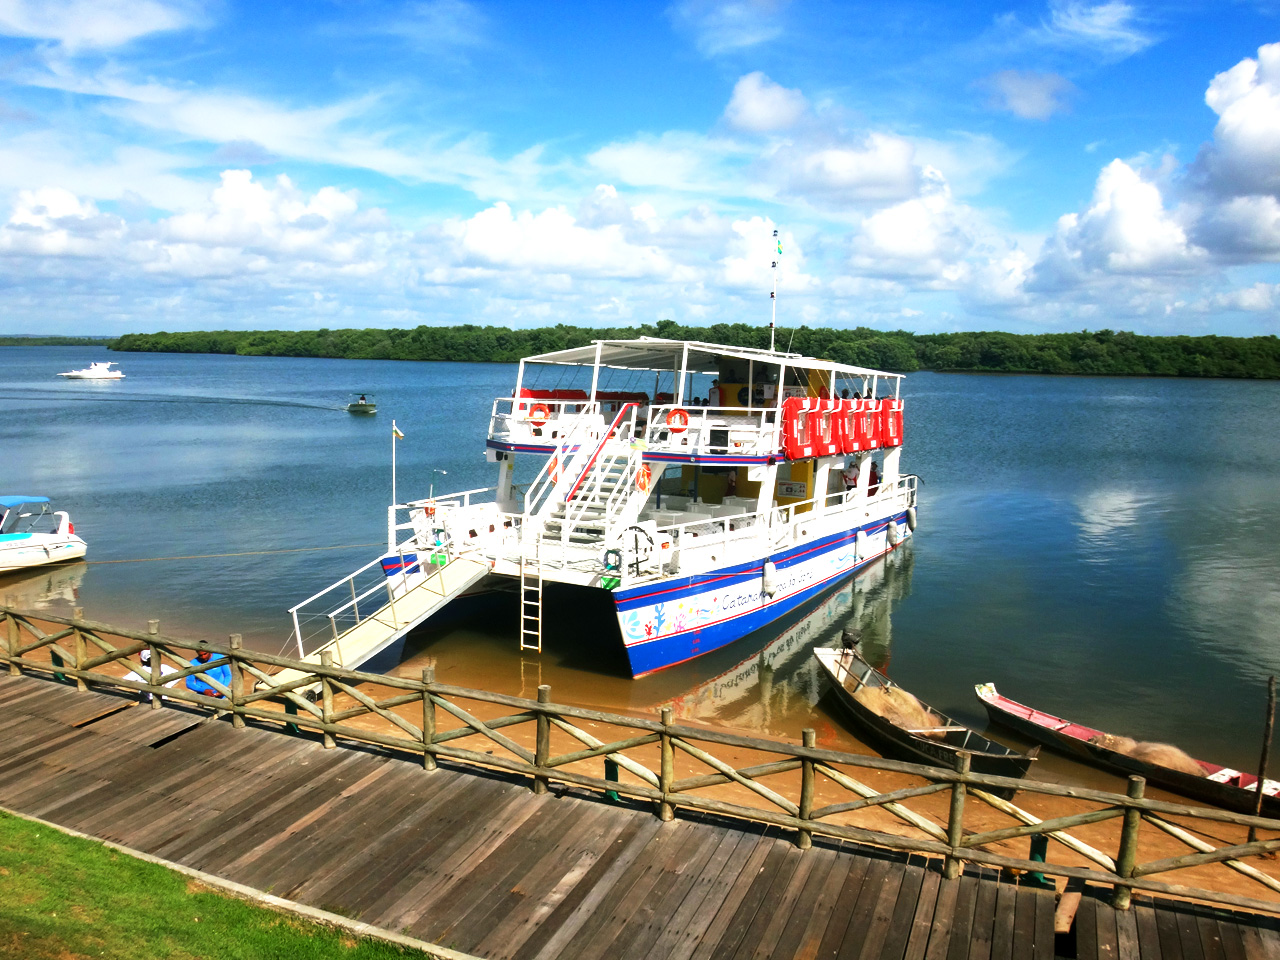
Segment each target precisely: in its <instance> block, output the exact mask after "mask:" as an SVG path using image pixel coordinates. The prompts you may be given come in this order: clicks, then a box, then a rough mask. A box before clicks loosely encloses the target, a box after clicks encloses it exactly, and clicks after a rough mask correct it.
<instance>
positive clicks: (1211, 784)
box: [974, 683, 1280, 817]
mask: <svg viewBox="0 0 1280 960" xmlns="http://www.w3.org/2000/svg"><path fill="white" fill-rule="evenodd" d="M974 692H975V693H977V695H978V699H979V700H981V701H982V704H983V706H985V707H986V708H987V715H988V716H989V717H990V718H991V719H992V721H994V722H995V723H998V724H1001V725H1002V726H1005V727H1008V728H1009V729H1010V730H1013V731H1015V732H1017V733H1019V734H1021V735H1022V736H1024V737H1026V738H1027V739H1029V740H1034V741H1036V742H1037V743H1043V744H1045V745H1046V746H1048V747H1052V748H1054V749H1055V750H1059V751H1061V752H1062V753H1065V754H1067V755H1068V756H1070V757H1072V758H1074V759H1076V760H1083V761H1084V762H1086V763H1090V764H1093V765H1094V766H1096V767H1101V768H1102V769H1104V770H1108V771H1110V772H1112V773H1118V774H1120V775H1121V776H1130V775H1133V774H1136V775H1138V776H1140V777H1146V779H1147V782H1148V783H1153V784H1158V785H1159V786H1161V787H1164V788H1165V789H1166V790H1171V791H1173V792H1174V793H1180V794H1182V795H1183V796H1185V797H1190V798H1191V799H1194V800H1199V801H1202V802H1204V803H1209V804H1212V805H1214V806H1217V807H1223V808H1225V809H1227V810H1235V811H1237V812H1239V813H1253V811H1254V805H1255V804H1256V803H1257V794H1256V792H1255V791H1256V790H1257V785H1258V778H1257V776H1255V775H1254V774H1252V773H1243V772H1241V771H1240V770H1232V769H1231V768H1230V767H1224V766H1221V765H1220V764H1216V763H1209V762H1208V761H1207V760H1197V761H1196V762H1197V763H1199V764H1200V766H1202V767H1203V768H1204V771H1205V775H1204V776H1203V777H1197V776H1195V775H1194V774H1191V773H1184V772H1183V771H1181V770H1173V769H1170V768H1169V767H1163V766H1159V765H1157V764H1154V763H1150V762H1148V761H1146V760H1140V759H1138V758H1137V757H1131V756H1129V755H1128V754H1124V753H1120V752H1119V751H1116V750H1112V749H1109V748H1108V747H1107V746H1106V744H1107V743H1108V742H1114V740H1115V738H1114V737H1113V736H1112V735H1111V734H1108V733H1105V732H1103V731H1101V730H1094V729H1093V728H1092V727H1086V726H1084V725H1082V724H1079V723H1072V722H1071V721H1070V720H1063V719H1062V718H1061V717H1055V716H1053V714H1050V713H1044V712H1043V711H1040V710H1036V709H1035V708H1034V707H1028V706H1026V705H1025V704H1021V703H1018V702H1017V701H1016V700H1010V699H1009V698H1008V697H1005V696H1002V695H1001V694H1000V693H999V692H998V691H997V690H996V687H995V684H993V683H981V684H978V686H976V687H975V688H974ZM1094 741H1097V742H1094ZM1262 793H1263V796H1262V815H1263V816H1265V817H1277V816H1280V782H1277V781H1275V780H1267V782H1266V784H1265V786H1264V787H1263V791H1262Z"/></svg>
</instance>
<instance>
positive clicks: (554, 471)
mask: <svg viewBox="0 0 1280 960" xmlns="http://www.w3.org/2000/svg"><path fill="white" fill-rule="evenodd" d="M547 475H548V476H550V477H551V482H552V483H559V482H560V461H559V460H557V459H556V458H555V457H552V458H551V466H549V467H548V468H547Z"/></svg>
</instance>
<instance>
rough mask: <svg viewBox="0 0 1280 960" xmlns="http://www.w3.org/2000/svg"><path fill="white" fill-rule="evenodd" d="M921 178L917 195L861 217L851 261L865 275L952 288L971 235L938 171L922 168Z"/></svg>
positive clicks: (963, 272)
mask: <svg viewBox="0 0 1280 960" xmlns="http://www.w3.org/2000/svg"><path fill="white" fill-rule="evenodd" d="M922 180H923V183H922V186H921V190H920V195H919V196H916V197H912V198H911V199H909V200H905V201H903V202H901V203H898V204H894V205H893V206H890V207H886V208H884V209H883V210H878V211H877V212H875V213H873V214H871V215H870V216H868V217H867V218H866V219H865V220H863V221H862V228H861V230H860V232H859V233H858V235H857V236H856V237H855V238H854V241H853V251H854V252H853V264H854V266H855V267H856V268H858V269H859V270H861V271H863V272H865V273H869V274H874V275H880V276H890V277H909V276H910V277H916V278H921V279H925V280H927V281H928V282H929V284H930V285H945V286H954V285H956V284H958V283H960V282H961V281H963V280H964V279H966V278H967V277H968V274H969V267H968V265H967V264H966V263H965V262H964V261H965V257H966V255H967V254H968V253H969V251H970V249H971V247H972V245H973V238H972V236H971V235H970V233H969V230H968V229H967V228H966V225H965V223H964V222H963V220H964V215H963V210H962V209H961V208H958V207H957V206H956V204H955V203H954V201H953V200H952V197H951V191H950V189H949V188H948V187H947V183H946V180H945V179H943V177H942V174H941V173H939V172H938V171H937V170H934V169H933V168H931V167H930V168H926V169H925V171H924V174H923V177H922Z"/></svg>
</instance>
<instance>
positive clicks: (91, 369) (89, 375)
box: [58, 360, 124, 380]
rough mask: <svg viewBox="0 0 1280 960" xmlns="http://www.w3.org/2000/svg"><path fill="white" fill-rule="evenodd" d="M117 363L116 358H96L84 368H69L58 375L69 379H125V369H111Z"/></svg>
mask: <svg viewBox="0 0 1280 960" xmlns="http://www.w3.org/2000/svg"><path fill="white" fill-rule="evenodd" d="M115 365H116V362H115V361H114V360H94V361H92V362H91V363H90V364H89V366H87V367H85V368H84V369H83V370H68V371H67V372H66V373H60V374H58V376H60V377H66V378H67V379H68V380H123V379H124V373H123V371H120V370H112V369H111V368H112V367H114V366H115Z"/></svg>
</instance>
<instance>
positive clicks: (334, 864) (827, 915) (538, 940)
mask: <svg viewBox="0 0 1280 960" xmlns="http://www.w3.org/2000/svg"><path fill="white" fill-rule="evenodd" d="M0 805H2V806H4V807H7V808H9V809H13V810H18V811H21V812H23V813H28V814H32V815H35V816H39V817H43V818H45V819H48V820H51V821H53V822H55V823H59V824H62V825H64V826H67V827H71V828H74V829H76V830H80V831H82V832H84V833H87V834H90V835H94V836H99V837H102V838H104V839H109V840H112V841H115V842H117V843H122V844H125V845H127V846H130V847H133V848H136V849H138V850H142V851H145V852H147V853H151V854H153V855H156V856H160V857H164V858H166V859H169V860H171V861H174V862H177V863H181V864H185V865H187V866H190V867H194V868H197V869H200V870H204V871H207V872H209V873H212V874H216V875H218V876H222V877H225V878H227V879H230V880H235V881H237V882H240V883H243V884H246V885H249V886H252V887H255V888H257V889H261V890H264V891H268V892H271V893H274V894H275V895H277V896H283V897H287V898H290V899H293V900H296V901H298V902H301V903H306V904H310V905H312V906H317V907H321V908H324V909H328V910H333V911H336V912H340V913H342V914H344V915H346V916H350V917H355V918H357V919H360V920H364V921H366V922H368V923H372V924H375V925H377V926H381V927H383V928H386V929H389V930H394V931H399V932H405V933H408V934H410V935H412V936H415V937H418V938H420V939H423V940H427V941H430V942H433V943H439V944H443V945H445V946H448V947H452V948H454V949H457V950H461V951H464V952H467V953H472V954H475V955H477V956H482V957H486V958H510V960H602V958H609V960H614V958H620V960H643V958H649V957H654V958H672V960H722V958H723V960H739V958H760V960H764V958H779V960H781V958H793V957H795V958H806V960H828V958H846V957H850V958H852V957H857V958H866V960H871V958H876V957H892V958H911V960H947V958H955V960H961V958H970V960H977V958H982V960H988V958H990V960H997V958H1001V960H1003V958H1031V960H1050V958H1053V957H1054V956H1055V955H1066V956H1073V955H1074V956H1078V957H1080V958H1093V957H1105V958H1130V957H1131V958H1135V960H1178V958H1183V957H1186V958H1191V957H1196V958H1200V957H1203V958H1211V957H1212V958H1217V957H1224V958H1231V960H1236V958H1276V957H1280V922H1277V921H1276V920H1274V919H1273V918H1266V917H1257V916H1252V915H1248V914H1241V913H1235V912H1231V911H1227V910H1222V909H1216V908H1212V907H1203V906H1196V905H1192V904H1186V903H1178V902H1172V901H1163V900H1161V901H1157V900H1153V899H1151V898H1149V897H1145V896H1137V895H1135V897H1134V909H1133V910H1132V911H1131V912H1128V913H1117V912H1116V911H1114V910H1112V909H1111V907H1110V906H1108V904H1107V903H1106V901H1105V900H1104V899H1102V898H1101V896H1102V895H1101V894H1096V893H1086V895H1085V897H1084V899H1083V900H1082V902H1081V906H1080V910H1079V913H1078V914H1077V922H1076V930H1075V945H1074V947H1072V945H1071V943H1070V941H1066V942H1062V941H1060V942H1059V943H1058V945H1057V949H1058V950H1065V951H1066V952H1065V953H1058V952H1056V951H1055V942H1054V935H1053V911H1054V895H1053V892H1052V891H1043V890H1039V889H1036V888H1035V887H1032V886H1019V885H1016V884H1014V883H1011V882H1008V881H1003V880H1001V879H1000V878H999V877H998V875H997V874H996V873H994V872H993V871H990V870H978V869H971V870H968V871H966V873H965V874H964V875H963V876H962V877H961V878H959V879H958V880H955V881H947V880H944V879H942V878H941V876H940V872H939V869H938V864H937V863H936V862H931V861H929V860H927V859H925V858H922V857H915V856H905V855H898V854H893V853H888V852H885V851H876V850H872V849H869V848H865V847H859V846H856V845H853V844H847V843H839V842H827V841H823V840H820V839H815V840H814V846H813V848H812V849H811V850H808V851H801V850H799V849H798V848H797V847H796V846H795V844H794V842H793V838H792V837H791V836H789V835H787V834H785V833H784V832H781V831H779V830H777V829H775V828H772V827H765V826H759V825H751V824H743V823H740V822H736V821H735V822H726V821H720V820H717V819H714V818H711V817H704V816H697V815H687V814H685V813H683V812H682V813H681V814H680V815H679V816H677V819H676V820H675V821H673V822H671V823H665V824H664V823H662V822H661V821H660V820H659V819H658V818H657V817H656V816H654V814H653V811H652V810H651V809H650V808H648V807H646V806H643V805H638V804H618V805H611V804H607V803H604V802H603V801H601V800H598V799H594V798H591V797H587V796H583V795H578V794H576V793H574V792H572V791H569V792H564V793H561V792H560V791H558V790H556V791H553V793H550V794H546V795H542V796H538V795H535V794H534V793H533V792H532V791H531V790H530V789H529V786H528V781H527V780H522V779H519V778H508V777H503V776H499V775H490V774H485V773H482V772H475V771H466V770H461V769H453V768H449V767H448V766H445V765H442V766H441V768H440V769H439V770H437V771H435V772H433V773H426V772H424V771H423V770H422V768H421V764H420V761H409V760H402V759H398V758H395V757H393V756H389V755H387V754H385V753H382V752H379V751H376V750H371V749H360V748H355V747H350V746H343V747H340V748H339V749H336V750H324V749H323V748H322V747H321V745H320V744H319V742H317V741H316V740H312V739H308V738H305V737H295V736H289V735H287V734H284V733H281V732H277V731H275V730H266V729H255V728H253V727H249V728H246V729H242V730H236V729H233V728H232V727H231V725H230V723H228V722H226V721H224V720H211V719H208V718H207V717H205V716H202V715H201V714H198V713H195V712H190V711H187V710H185V709H181V708H178V707H173V706H169V707H167V708H166V709H162V710H151V709H146V708H142V707H137V706H134V705H133V704H132V702H131V701H129V700H127V699H122V698H120V697H117V696H112V695H108V694H101V693H94V692H89V693H78V692H77V691H76V690H75V689H74V687H71V686H66V685H61V684H57V683H51V682H49V681H46V680H39V679H32V678H26V677H3V678H0Z"/></svg>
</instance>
